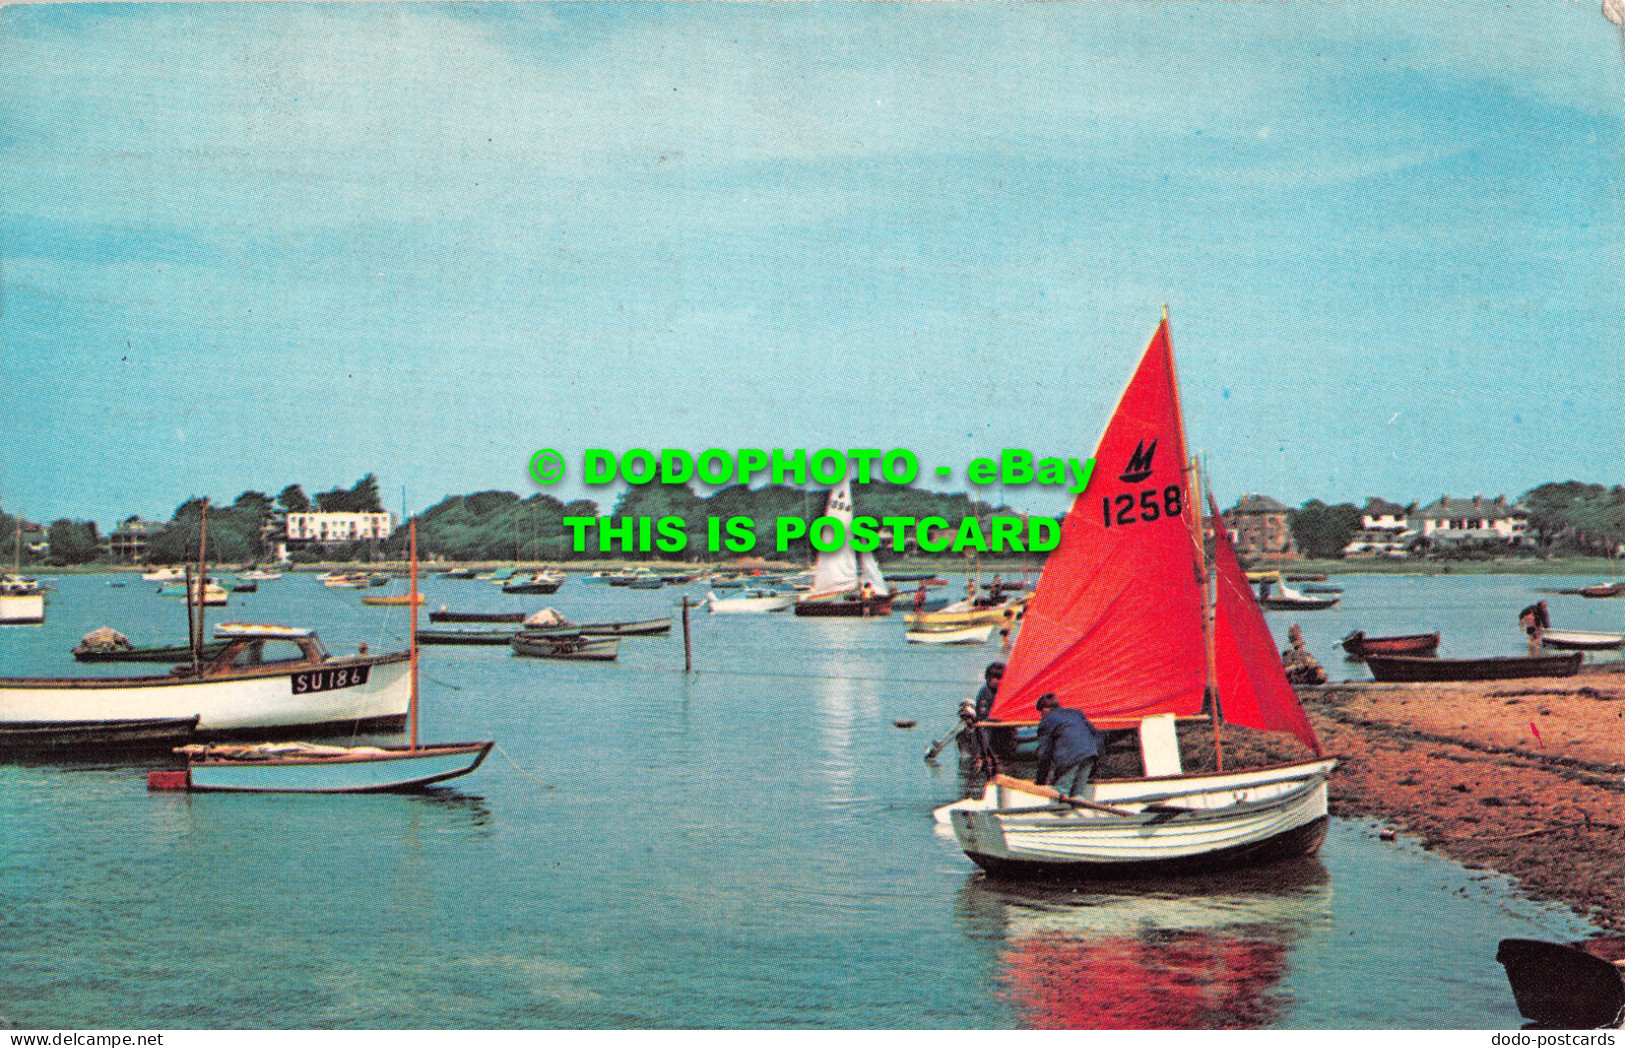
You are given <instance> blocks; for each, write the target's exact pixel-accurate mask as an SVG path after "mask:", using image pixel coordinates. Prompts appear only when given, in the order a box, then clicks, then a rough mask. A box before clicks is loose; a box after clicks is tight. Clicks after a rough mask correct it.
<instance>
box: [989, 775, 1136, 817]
mask: <svg viewBox="0 0 1625 1048" xmlns="http://www.w3.org/2000/svg"><path fill="white" fill-rule="evenodd" d="M993 781H994V782H996V783H998V784H999V785H1000V786H1007V787H1009V788H1010V789H1013V790H1020V791H1021V792H1022V793H1033V794H1037V795H1038V796H1040V797H1048V798H1050V799H1051V800H1057V801H1060V802H1061V803H1062V804H1070V805H1072V807H1074V808H1087V809H1088V810H1090V811H1101V812H1105V813H1106V814H1107V815H1120V816H1122V817H1123V818H1125V819H1135V818H1139V816H1140V813H1139V812H1137V811H1129V810H1128V809H1127V808H1114V807H1112V806H1111V805H1110V804H1096V803H1095V802H1094V801H1086V800H1084V799H1082V798H1081V797H1068V796H1067V795H1066V794H1064V793H1062V792H1061V791H1060V790H1057V789H1052V788H1050V787H1048V786H1040V785H1038V783H1036V782H1028V781H1026V780H1025V779H1017V778H1015V777H1013V776H1010V775H995V776H993Z"/></svg>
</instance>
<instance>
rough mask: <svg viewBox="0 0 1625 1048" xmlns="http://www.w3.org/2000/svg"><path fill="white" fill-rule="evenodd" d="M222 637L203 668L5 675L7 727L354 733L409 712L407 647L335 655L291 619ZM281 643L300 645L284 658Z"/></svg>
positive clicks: (1, 693) (0, 710)
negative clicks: (178, 724)
mask: <svg viewBox="0 0 1625 1048" xmlns="http://www.w3.org/2000/svg"><path fill="white" fill-rule="evenodd" d="M215 635H216V637H222V638H225V639H226V640H227V641H228V643H227V644H226V647H225V648H224V650H222V651H221V652H220V654H219V655H217V656H215V657H214V659H213V660H212V661H209V662H206V663H204V664H203V665H202V667H201V671H200V672H198V673H195V674H194V673H192V672H191V666H190V665H188V666H186V667H185V669H184V670H183V671H182V672H178V673H176V672H172V673H169V674H165V675H162V676H145V677H6V678H0V727H5V726H6V725H13V724H21V723H40V722H53V723H65V722H66V723H91V722H102V721H110V720H124V719H141V720H149V719H159V720H173V719H176V718H182V717H190V716H199V717H200V719H199V721H198V731H199V732H200V733H203V734H218V733H225V732H242V731H282V730H288V731H293V730H298V731H312V730H323V729H342V730H345V731H353V730H355V729H356V727H357V726H358V725H359V726H365V727H371V726H376V727H393V726H397V725H399V724H400V723H401V722H402V721H403V720H405V718H406V712H407V702H408V681H407V668H408V667H407V661H408V656H407V653H406V652H404V651H402V652H395V653H392V654H388V655H354V656H347V657H337V658H335V657H332V656H330V655H328V653H327V650H326V648H324V647H323V646H322V644H321V641H320V639H319V638H318V637H317V636H316V634H315V633H313V632H312V631H310V630H308V629H293V628H291V627H286V626H263V625H251V624H240V623H228V624H225V625H222V626H220V627H219V628H218V629H217V630H216V633H215ZM277 645H282V646H286V647H288V648H291V649H293V650H292V651H291V652H289V654H288V655H287V656H284V657H280V658H279V657H277V656H276V653H275V646H277ZM268 648H270V649H271V651H270V652H269V653H268V652H267V649H268ZM183 661H184V660H183Z"/></svg>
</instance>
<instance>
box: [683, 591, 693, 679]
mask: <svg viewBox="0 0 1625 1048" xmlns="http://www.w3.org/2000/svg"><path fill="white" fill-rule="evenodd" d="M683 672H684V673H693V672H694V644H693V642H692V641H691V640H690V639H689V635H688V595H687V594H684V595H683Z"/></svg>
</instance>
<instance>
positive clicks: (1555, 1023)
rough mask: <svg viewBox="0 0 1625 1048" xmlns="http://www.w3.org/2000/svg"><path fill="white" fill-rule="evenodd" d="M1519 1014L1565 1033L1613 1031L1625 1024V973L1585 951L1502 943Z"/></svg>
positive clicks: (1531, 942) (1500, 952)
mask: <svg viewBox="0 0 1625 1048" xmlns="http://www.w3.org/2000/svg"><path fill="white" fill-rule="evenodd" d="M1495 959H1496V960H1497V961H1499V962H1501V966H1502V967H1503V968H1505V969H1506V973H1507V982H1508V983H1510V984H1511V986H1512V997H1513V999H1514V1000H1515V1001H1517V1002H1518V1014H1519V1015H1522V1016H1523V1017H1524V1018H1525V1019H1532V1020H1534V1021H1535V1022H1536V1023H1538V1024H1540V1025H1541V1026H1544V1027H1550V1028H1554V1029H1559V1030H1595V1029H1599V1028H1605V1027H1606V1028H1613V1027H1618V1026H1620V1025H1621V1023H1622V1021H1625V969H1622V968H1621V967H1620V964H1619V962H1617V961H1615V962H1610V961H1605V960H1603V959H1602V958H1601V957H1596V956H1593V955H1592V954H1589V953H1586V952H1585V951H1584V950H1577V949H1575V948H1574V947H1572V946H1559V945H1558V944H1557V943H1551V942H1540V941H1538V940H1535V939H1502V940H1501V943H1500V946H1499V948H1497V949H1496V951H1495Z"/></svg>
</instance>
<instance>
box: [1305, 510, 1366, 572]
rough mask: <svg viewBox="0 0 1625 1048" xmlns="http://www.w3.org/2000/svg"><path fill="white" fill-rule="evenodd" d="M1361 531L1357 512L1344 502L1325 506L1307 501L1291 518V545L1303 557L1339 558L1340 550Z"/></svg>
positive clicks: (1341, 553) (1341, 551) (1358, 512)
mask: <svg viewBox="0 0 1625 1048" xmlns="http://www.w3.org/2000/svg"><path fill="white" fill-rule="evenodd" d="M1359 530H1360V511H1359V510H1358V509H1356V508H1355V507H1354V506H1352V505H1350V504H1349V503H1347V502H1340V503H1338V504H1337V505H1335V506H1328V505H1326V504H1325V503H1324V502H1321V501H1320V500H1319V499H1310V500H1309V501H1308V502H1305V503H1304V504H1303V508H1302V509H1300V510H1297V511H1296V512H1294V513H1293V514H1292V541H1293V542H1295V543H1297V546H1298V549H1299V550H1300V551H1301V552H1302V553H1304V555H1306V556H1310V557H1315V558H1317V559H1327V558H1335V557H1341V556H1342V555H1343V547H1344V546H1347V545H1348V544H1349V541H1350V540H1352V539H1353V538H1354V533H1355V532H1357V531H1359Z"/></svg>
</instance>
